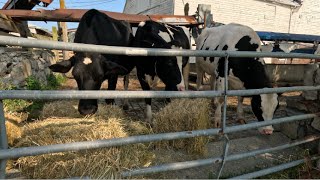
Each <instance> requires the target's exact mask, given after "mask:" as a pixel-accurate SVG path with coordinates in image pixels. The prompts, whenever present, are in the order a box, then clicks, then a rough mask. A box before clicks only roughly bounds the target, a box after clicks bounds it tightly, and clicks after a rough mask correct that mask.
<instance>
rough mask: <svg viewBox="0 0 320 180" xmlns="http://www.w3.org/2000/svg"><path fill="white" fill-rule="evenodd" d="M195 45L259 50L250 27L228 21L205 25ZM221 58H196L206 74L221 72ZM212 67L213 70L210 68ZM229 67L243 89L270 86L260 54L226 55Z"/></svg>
mask: <svg viewBox="0 0 320 180" xmlns="http://www.w3.org/2000/svg"><path fill="white" fill-rule="evenodd" d="M197 49H201V50H220V51H221V50H225V51H226V50H227V51H257V52H260V51H261V40H260V38H259V36H258V35H257V33H256V32H255V31H254V30H253V29H252V28H250V27H248V26H244V25H240V24H234V23H233V24H228V25H223V26H219V27H213V28H206V29H204V30H203V31H202V33H201V35H200V36H199V38H198V39H197ZM224 59H225V58H220V57H214V58H208V57H207V58H206V57H204V58H201V57H200V58H198V59H197V61H198V60H199V61H198V62H197V64H198V65H199V66H201V67H202V68H203V69H205V70H206V71H211V73H209V74H213V73H215V74H216V75H218V76H221V77H223V76H224ZM214 69H216V72H213V71H214ZM229 69H231V70H232V71H231V72H232V73H233V75H234V76H236V77H237V78H239V79H240V80H241V81H242V82H243V83H244V86H245V88H246V89H255V88H262V87H270V83H269V80H268V78H267V76H266V73H265V68H264V61H263V58H236V57H230V58H229Z"/></svg>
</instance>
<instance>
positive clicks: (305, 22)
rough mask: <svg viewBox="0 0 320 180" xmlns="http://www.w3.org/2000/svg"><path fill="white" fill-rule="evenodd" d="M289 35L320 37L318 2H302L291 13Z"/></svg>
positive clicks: (319, 4) (310, 0)
mask: <svg viewBox="0 0 320 180" xmlns="http://www.w3.org/2000/svg"><path fill="white" fill-rule="evenodd" d="M290 32H291V33H298V34H314V35H320V0H304V1H303V4H302V6H301V7H300V8H298V9H296V10H294V11H293V15H292V23H291V30H290Z"/></svg>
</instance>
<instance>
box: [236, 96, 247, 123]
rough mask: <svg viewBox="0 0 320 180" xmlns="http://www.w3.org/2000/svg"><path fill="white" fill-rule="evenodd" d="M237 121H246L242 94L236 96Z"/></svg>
mask: <svg viewBox="0 0 320 180" xmlns="http://www.w3.org/2000/svg"><path fill="white" fill-rule="evenodd" d="M237 121H238V122H239V123H240V124H246V121H245V119H244V115H243V97H242V96H238V107H237Z"/></svg>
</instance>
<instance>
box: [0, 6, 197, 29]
mask: <svg viewBox="0 0 320 180" xmlns="http://www.w3.org/2000/svg"><path fill="white" fill-rule="evenodd" d="M87 11H88V9H56V10H44V9H40V10H22V9H14V10H13V9H10V10H5V9H3V10H0V13H1V14H5V15H7V16H10V17H12V18H15V19H19V20H32V21H60V22H79V21H80V19H81V17H82V16H83V14H84V13H86V12H87ZM101 12H103V13H105V14H106V15H108V16H110V17H112V18H114V19H118V20H125V21H128V22H130V23H133V24H138V23H139V22H141V21H146V20H149V19H151V20H154V21H158V22H166V23H170V24H176V25H198V24H199V23H198V22H197V20H196V19H195V18H194V17H193V16H179V15H148V16H146V15H135V14H124V13H117V12H110V11H101Z"/></svg>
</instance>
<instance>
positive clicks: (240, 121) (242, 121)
mask: <svg viewBox="0 0 320 180" xmlns="http://www.w3.org/2000/svg"><path fill="white" fill-rule="evenodd" d="M237 122H238V123H240V124H247V122H246V120H244V119H238V120H237Z"/></svg>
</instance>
